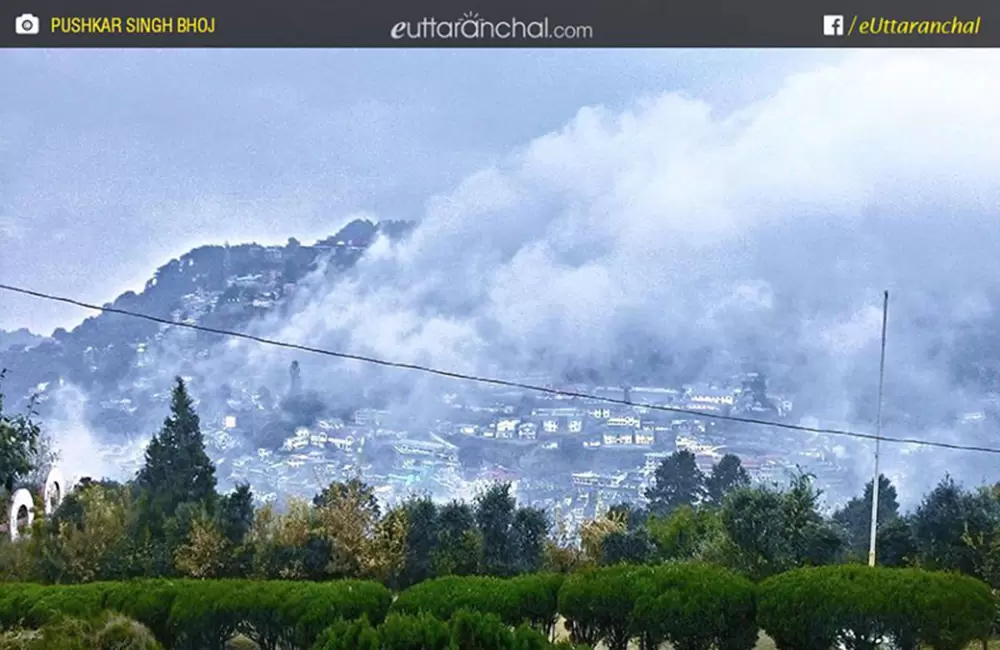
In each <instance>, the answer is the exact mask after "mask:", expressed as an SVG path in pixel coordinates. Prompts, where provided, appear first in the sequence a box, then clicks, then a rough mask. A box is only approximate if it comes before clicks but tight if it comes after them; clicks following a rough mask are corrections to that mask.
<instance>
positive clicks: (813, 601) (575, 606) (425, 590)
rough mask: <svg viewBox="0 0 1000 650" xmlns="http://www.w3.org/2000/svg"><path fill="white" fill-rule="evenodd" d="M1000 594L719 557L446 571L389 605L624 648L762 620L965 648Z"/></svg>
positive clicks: (716, 636)
mask: <svg viewBox="0 0 1000 650" xmlns="http://www.w3.org/2000/svg"><path fill="white" fill-rule="evenodd" d="M995 607H996V603H995V601H994V598H993V595H992V594H991V592H990V590H989V588H988V587H987V586H986V585H985V584H983V583H982V582H979V581H977V580H974V579H972V578H968V577H964V576H960V575H956V574H945V573H935V572H929V571H922V570H918V569H885V568H876V569H871V568H869V567H864V566H827V567H820V568H810V569H799V570H795V571H790V572H788V573H785V574H781V575H778V576H775V577H774V578H771V579H769V580H767V581H765V582H764V583H762V584H760V585H754V584H752V583H751V582H750V581H748V580H746V579H745V578H743V577H741V576H739V575H737V574H735V573H732V572H730V571H728V570H726V569H724V568H721V567H718V566H710V565H702V564H693V563H676V564H663V565H658V566H627V565H623V566H616V567H605V568H600V569H592V570H587V571H582V572H579V573H575V574H572V575H569V576H567V577H566V578H565V579H560V578H559V577H558V576H548V575H545V574H540V575H535V576H526V577H523V578H516V579H513V580H499V579H493V578H441V579H437V580H430V581H427V582H424V583H421V584H419V585H416V586H414V587H411V588H410V589H407V590H406V591H404V592H403V593H402V594H401V595H400V597H399V599H398V600H397V601H396V602H395V603H394V604H393V606H392V610H393V611H398V612H403V613H407V614H419V613H426V614H431V615H433V616H436V617H438V618H448V617H450V616H451V615H452V614H453V613H454V612H456V611H458V610H461V609H468V610H474V611H478V612H482V613H488V614H493V615H496V616H497V617H498V618H499V619H500V620H502V621H503V622H505V623H506V624H508V625H517V624H519V623H522V622H527V623H530V624H532V626H533V627H535V628H536V629H538V630H540V631H542V632H545V633H548V632H549V631H550V630H551V629H552V623H554V621H555V620H556V618H557V616H558V615H560V614H561V615H562V616H563V617H565V619H566V626H567V629H568V630H569V632H570V638H571V639H572V640H573V641H574V642H576V643H585V644H588V645H597V644H598V643H603V644H604V645H606V646H607V648H608V649H609V650H624V649H625V648H627V647H628V644H629V642H630V641H636V642H638V645H639V646H640V647H641V648H644V649H645V648H657V647H659V646H660V645H661V644H662V643H664V642H669V643H670V644H671V646H672V647H673V648H675V650H709V649H710V648H714V649H715V650H752V648H753V647H754V645H755V644H756V641H757V637H758V633H759V631H760V629H763V630H764V631H765V632H767V633H768V635H770V636H771V637H772V638H773V639H774V640H775V643H776V644H777V646H778V648H779V650H829V648H832V647H834V646H837V645H840V646H841V647H845V648H846V649H847V650H875V648H876V646H877V645H878V644H879V643H880V642H881V641H885V640H891V641H893V642H894V646H895V647H896V648H898V649H899V650H916V648H918V647H920V646H930V647H931V648H934V650H961V648H963V647H965V646H966V645H967V644H968V643H969V642H970V641H972V640H975V639H983V638H986V637H987V636H988V635H989V633H990V627H991V624H992V621H993V617H994V613H995V611H996V610H995Z"/></svg>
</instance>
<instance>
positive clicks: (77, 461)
mask: <svg viewBox="0 0 1000 650" xmlns="http://www.w3.org/2000/svg"><path fill="white" fill-rule="evenodd" d="M50 398H51V401H52V404H53V405H54V408H53V409H51V410H50V411H49V412H47V413H46V417H45V421H44V428H45V432H46V434H47V435H49V436H50V437H51V440H52V445H53V447H54V448H55V449H56V450H57V451H58V454H59V458H58V460H57V462H56V466H58V467H59V468H60V470H61V471H62V473H63V476H65V477H66V479H67V480H68V481H71V482H73V483H75V482H77V481H78V480H79V479H80V478H82V477H84V476H89V477H91V478H93V479H101V478H109V479H114V480H119V481H122V480H129V479H131V478H132V476H129V475H127V472H126V471H125V469H123V467H122V466H120V465H116V464H114V463H112V462H110V461H109V460H108V459H107V457H106V456H105V454H104V450H102V446H103V445H102V444H101V442H100V438H99V436H97V435H95V434H94V432H93V431H92V430H91V429H90V427H89V426H88V425H87V418H86V409H87V402H88V398H87V396H86V394H85V393H84V392H83V391H81V390H80V389H79V388H78V387H76V386H73V385H72V384H64V385H62V386H60V387H58V388H57V389H55V390H53V391H52V394H51V395H50ZM143 448H144V445H139V446H136V447H135V448H134V449H133V451H134V452H135V453H141V451H142V449H143ZM122 460H127V461H128V462H131V461H132V460H133V459H131V458H129V459H124V458H123V459H122Z"/></svg>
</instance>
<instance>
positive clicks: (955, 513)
mask: <svg viewBox="0 0 1000 650" xmlns="http://www.w3.org/2000/svg"><path fill="white" fill-rule="evenodd" d="M998 525H1000V501H998V499H997V498H996V495H994V494H992V493H990V492H989V491H978V492H968V491H966V490H964V489H962V488H961V487H960V486H959V485H957V484H956V483H955V481H954V480H952V479H951V478H950V477H946V478H945V479H944V480H942V481H941V482H940V483H938V485H937V486H936V487H935V488H934V489H933V490H932V491H931V492H930V493H929V494H927V495H926V496H925V497H924V499H923V501H922V502H921V504H920V506H919V507H918V508H917V511H916V512H915V513H914V515H913V537H914V541H915V544H916V547H917V550H918V551H919V552H920V555H921V557H922V558H923V560H924V564H925V565H926V566H929V567H932V568H936V569H942V570H959V571H961V572H963V573H966V574H970V575H975V573H976V560H977V558H976V552H975V549H974V548H972V547H971V546H970V545H969V544H968V543H967V542H966V539H967V538H973V539H979V540H981V541H984V542H985V543H986V544H987V545H988V543H989V540H990V539H991V538H992V537H993V535H995V533H996V531H997V527H998Z"/></svg>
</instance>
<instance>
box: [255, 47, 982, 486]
mask: <svg viewBox="0 0 1000 650" xmlns="http://www.w3.org/2000/svg"><path fill="white" fill-rule="evenodd" d="M998 63H1000V56H997V55H996V54H995V53H987V52H975V53H972V52H969V53H965V52H963V53H953V52H949V53H942V52H934V53H933V54H929V53H928V54H925V53H921V52H906V53H874V52H864V53H858V54H855V55H853V56H850V57H848V58H846V59H845V60H844V61H842V62H840V63H837V64H835V65H823V66H820V67H817V68H815V69H813V70H811V71H808V72H803V73H798V74H794V75H792V76H789V77H788V78H786V79H785V81H784V83H783V84H782V85H781V86H780V88H779V89H777V90H776V91H775V92H774V93H773V94H771V95H769V96H767V97H765V98H763V99H761V100H759V101H754V102H752V103H748V104H746V105H744V106H742V107H739V108H737V109H736V110H732V111H728V112H727V111H721V110H718V108H717V107H715V106H713V105H712V104H710V103H708V102H706V101H703V100H699V99H697V98H692V97H689V96H686V95H684V94H679V93H665V94H663V95H660V96H658V97H654V98H651V99H646V100H643V101H640V102H638V103H637V104H636V105H634V106H633V107H631V108H629V109H628V110H626V111H624V112H616V111H613V110H609V109H606V108H602V107H600V106H594V107H586V108H583V109H581V110H580V111H579V113H578V114H577V115H576V117H575V118H574V119H573V120H572V121H570V122H569V123H568V124H566V125H565V126H564V127H563V128H561V129H559V130H558V131H555V132H552V133H549V134H546V135H543V136H541V137H538V138H537V139H535V140H533V141H531V142H529V143H528V144H527V145H525V146H523V147H522V148H520V149H519V150H517V151H515V152H512V153H511V154H510V155H509V156H507V157H505V158H503V159H501V160H497V161H496V163H495V164H494V165H492V166H490V167H487V168H484V169H482V170H480V171H479V172H477V173H475V174H473V175H471V176H469V177H468V178H466V179H465V180H464V181H463V182H462V183H460V184H459V185H458V186H457V187H456V188H454V190H453V191H451V192H449V193H445V194H441V195H438V196H434V197H432V198H431V199H430V200H429V201H428V202H427V205H426V210H425V213H424V216H423V218H422V220H421V224H420V226H419V228H418V229H417V230H416V231H415V233H414V234H413V236H412V237H411V239H410V240H408V241H407V242H406V243H404V244H401V245H389V244H386V243H383V244H382V245H381V247H380V248H378V249H377V250H376V251H374V252H373V254H371V255H369V256H367V257H366V258H365V259H363V260H362V261H361V263H360V264H359V266H358V268H357V269H356V272H355V273H354V274H353V275H352V276H351V277H350V278H349V279H347V280H345V281H342V282H338V283H330V282H329V281H328V280H327V279H326V278H325V276H323V275H317V277H316V278H315V279H314V281H313V283H312V284H311V285H310V286H309V287H308V292H307V296H308V297H307V299H304V300H303V303H302V304H301V305H300V308H299V309H298V310H297V312H296V313H295V315H294V316H293V317H291V318H289V319H288V320H287V321H283V322H278V321H273V322H268V323H264V324H261V325H260V328H261V329H262V330H266V331H268V332H269V333H270V334H272V335H274V336H276V337H279V338H282V339H287V340H292V341H296V342H299V343H306V344H310V345H328V346H333V347H337V348H338V349H345V348H346V349H350V350H352V351H356V352H361V353H370V354H373V355H377V356H383V357H387V358H392V359H395V360H400V361H405V362H422V363H427V364H431V365H435V366H438V367H444V368H448V369H453V370H458V371H465V372H476V371H479V372H484V371H486V370H487V369H496V368H497V367H500V368H501V369H504V370H507V371H513V370H516V369H524V368H527V367H530V366H536V367H538V368H541V369H545V370H549V371H559V370H563V369H565V368H566V367H569V366H573V365H581V364H591V365H601V364H608V363H611V362H613V361H614V360H616V359H619V358H621V356H622V354H623V350H626V349H632V350H635V349H637V348H638V349H645V350H647V351H648V350H654V349H655V350H657V351H659V352H661V353H663V354H666V355H667V356H669V357H672V358H673V360H674V366H673V370H674V371H677V370H678V369H681V368H694V369H695V374H700V375H702V376H711V375H712V374H713V373H720V372H726V371H731V370H733V369H734V368H736V367H738V366H739V364H740V363H742V362H753V363H756V364H766V365H767V366H768V367H770V368H772V369H773V372H772V377H773V379H774V383H775V384H776V385H777V386H778V387H779V388H781V389H785V390H788V391H789V392H793V391H794V392H795V393H796V394H797V395H798V396H799V397H800V401H801V402H802V403H804V404H806V405H807V407H808V408H809V409H811V411H812V412H815V413H816V414H817V415H820V416H822V417H833V418H838V419H850V420H851V421H853V422H855V423H857V424H858V425H859V426H864V427H865V428H867V429H870V427H871V423H872V422H873V420H874V408H873V404H872V402H871V400H870V399H868V398H867V397H864V396H865V395H866V394H870V393H872V392H873V391H874V387H875V384H876V382H877V379H876V378H877V368H878V352H877V348H878V334H879V325H880V316H881V291H882V289H883V288H888V289H889V290H890V291H891V292H892V297H893V298H892V299H893V303H892V308H891V318H890V331H889V336H890V343H889V361H888V363H889V366H888V369H887V376H888V379H887V382H888V386H889V387H890V388H888V393H887V395H888V399H889V400H890V401H891V400H895V402H894V403H892V409H891V410H893V411H895V412H896V413H897V423H899V424H898V426H904V425H905V426H908V427H909V426H911V425H912V426H923V427H931V426H932V425H933V426H935V427H937V425H939V424H940V420H941V419H942V418H943V417H944V415H945V414H946V413H949V412H951V411H954V410H956V409H959V410H960V409H962V408H972V407H974V406H975V400H974V399H972V398H974V397H975V395H971V396H970V393H969V389H968V387H962V386H960V385H958V384H957V383H956V381H955V380H954V378H953V377H952V375H951V368H950V366H949V360H950V359H952V358H953V357H954V355H951V356H949V354H945V355H943V356H941V355H938V356H935V355H934V354H933V353H932V351H933V349H935V348H936V347H940V346H942V345H945V346H947V345H948V339H949V333H950V332H952V330H953V328H954V327H955V326H956V325H957V324H959V323H966V324H967V323H970V322H973V323H977V322H982V319H984V318H990V317H993V315H994V313H995V309H996V307H997V303H996V302H995V301H994V296H993V295H991V293H990V291H991V290H992V289H994V288H996V286H997V281H996V278H998V277H1000V275H998V271H1000V258H998V257H997V255H996V250H998V246H1000V225H998V223H997V220H996V216H997V215H996V213H995V211H996V206H998V205H1000V183H998V181H997V180H996V177H995V170H996V169H997V168H1000V114H997V113H996V111H995V110H994V107H995V106H996V105H997V102H998V100H1000V73H998V72H997V70H998V67H997V64H998ZM928 323H934V324H933V325H929V324H928ZM952 343H954V341H952ZM706 348H708V349H710V350H711V354H709V355H708V356H705V353H704V350H705V349H706ZM951 352H954V353H956V354H957V353H960V352H961V350H952V351H951ZM250 359H251V363H252V364H256V365H257V366H260V367H264V366H267V365H268V364H269V363H270V362H271V359H272V353H271V352H270V351H268V350H263V349H258V350H257V351H255V352H252V353H251V356H250ZM244 360H245V358H244ZM282 363H283V364H287V360H284V359H283V361H282ZM692 364H693V365H692ZM315 367H316V368H317V370H316V372H320V373H322V372H325V371H324V370H322V368H324V367H326V368H334V367H335V364H331V363H330V362H326V361H318V362H316V366H315ZM329 372H330V373H331V375H335V374H336V373H337V372H340V371H339V370H330V371H329ZM887 426H888V425H887ZM926 430H931V429H929V428H927V429H926ZM934 431H935V434H936V435H938V437H941V436H951V437H953V438H954V437H955V436H956V435H957V434H955V433H954V432H949V431H948V430H944V431H942V430H939V429H937V428H935V429H934ZM911 458H912V457H911ZM940 458H941V457H940V456H939V458H938V459H937V460H936V459H933V458H932V459H928V460H927V462H929V463H930V462H939V463H941V464H944V463H946V462H950V461H945V460H940ZM967 460H968V459H967V458H965V457H963V461H962V462H966V461H967ZM968 462H973V461H968ZM858 467H859V470H862V471H863V468H864V461H863V460H861V461H859V463H858ZM935 469H938V468H935Z"/></svg>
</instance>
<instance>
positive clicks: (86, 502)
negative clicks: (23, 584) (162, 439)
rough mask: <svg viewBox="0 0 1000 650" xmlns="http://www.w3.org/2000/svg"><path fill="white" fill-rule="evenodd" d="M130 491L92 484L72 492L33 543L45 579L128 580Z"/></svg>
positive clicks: (60, 580) (33, 539) (42, 526)
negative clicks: (126, 577)
mask: <svg viewBox="0 0 1000 650" xmlns="http://www.w3.org/2000/svg"><path fill="white" fill-rule="evenodd" d="M131 508H132V502H131V497H130V491H129V490H128V488H126V487H123V486H120V485H115V484H112V483H103V484H102V483H91V484H88V485H85V486H82V487H80V488H78V489H77V490H76V491H74V492H71V493H70V494H69V495H68V496H67V498H66V501H64V502H63V505H62V506H61V507H60V508H59V509H58V510H57V511H56V513H55V515H53V516H52V517H50V518H49V519H47V520H45V522H44V524H42V523H40V522H37V521H36V526H38V528H39V530H38V532H39V533H40V534H38V535H33V536H32V539H31V542H30V543H31V545H32V547H33V549H32V550H33V555H34V556H35V564H36V567H37V568H38V571H39V573H40V577H42V578H43V579H45V580H46V581H50V582H91V581H94V580H114V579H119V578H121V577H123V576H124V575H125V574H126V573H127V571H128V568H129V565H130V564H132V563H133V562H135V559H136V558H134V557H130V552H129V551H130V549H129V545H128V542H129V540H128V534H127V533H128V529H127V524H128V517H129V515H130V510H131Z"/></svg>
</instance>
